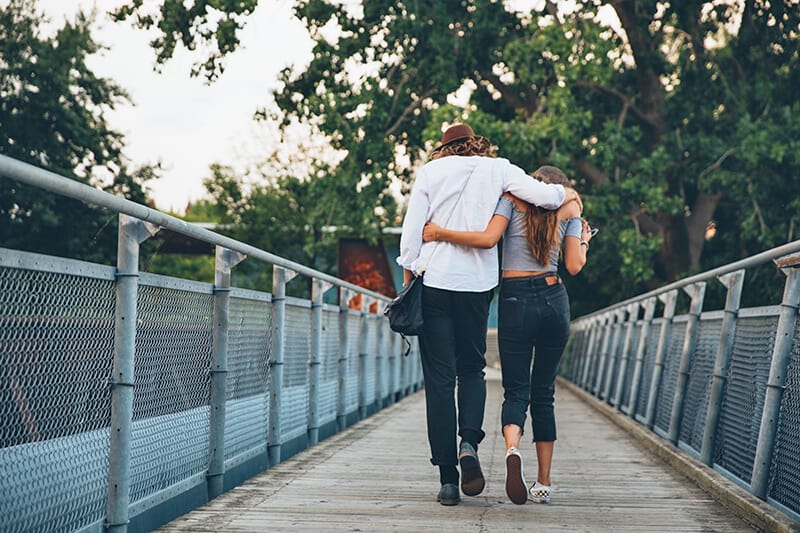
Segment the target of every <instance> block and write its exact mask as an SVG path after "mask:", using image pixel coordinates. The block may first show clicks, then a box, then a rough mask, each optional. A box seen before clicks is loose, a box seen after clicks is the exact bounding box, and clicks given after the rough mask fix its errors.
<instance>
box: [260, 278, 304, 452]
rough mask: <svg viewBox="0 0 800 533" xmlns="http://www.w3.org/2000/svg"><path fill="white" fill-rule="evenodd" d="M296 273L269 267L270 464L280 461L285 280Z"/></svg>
mask: <svg viewBox="0 0 800 533" xmlns="http://www.w3.org/2000/svg"><path fill="white" fill-rule="evenodd" d="M296 275H297V273H296V272H294V271H292V270H288V269H286V268H283V267H279V266H277V265H274V266H273V267H272V354H271V356H270V360H269V367H270V378H271V379H270V388H271V390H272V398H271V399H270V402H269V421H270V424H269V436H268V441H269V443H268V446H267V450H268V454H269V463H270V465H273V466H274V465H276V464H278V463H280V462H281V444H282V443H281V439H282V430H281V422H282V421H281V416H282V415H281V413H282V406H283V356H284V348H285V347H286V338H285V333H286V284H287V283H288V282H289V280H291V279H292V278H293V277H294V276H296Z"/></svg>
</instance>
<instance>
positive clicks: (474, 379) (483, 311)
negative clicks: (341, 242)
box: [397, 124, 579, 505]
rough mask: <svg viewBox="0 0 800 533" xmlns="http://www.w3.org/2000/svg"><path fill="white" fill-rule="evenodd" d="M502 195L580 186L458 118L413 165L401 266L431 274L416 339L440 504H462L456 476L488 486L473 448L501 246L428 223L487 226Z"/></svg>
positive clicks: (567, 195)
mask: <svg viewBox="0 0 800 533" xmlns="http://www.w3.org/2000/svg"><path fill="white" fill-rule="evenodd" d="M504 192H512V193H513V194H515V195H516V196H517V197H521V198H523V199H524V200H526V201H529V202H532V203H537V204H539V205H542V206H544V207H549V208H551V209H556V208H558V207H559V206H561V205H562V204H563V203H564V202H565V200H570V199H577V193H575V191H574V190H569V191H565V190H564V188H563V186H561V185H555V184H544V183H541V182H540V181H537V180H532V179H530V177H529V176H527V175H526V174H525V172H524V171H523V170H522V169H521V168H519V167H517V166H515V165H512V164H511V163H510V162H509V161H508V160H506V159H501V158H498V157H495V156H494V147H493V146H492V143H491V142H490V141H489V139H487V138H486V137H482V136H480V135H475V133H474V132H473V131H472V128H470V127H469V126H468V125H466V124H456V125H454V126H451V127H449V128H448V129H446V130H445V131H444V133H443V135H442V142H441V144H440V145H439V146H438V147H436V148H435V149H434V150H433V151H432V152H431V155H430V161H429V162H427V163H426V164H425V165H423V166H422V167H421V168H420V169H419V171H418V172H417V175H416V179H415V181H414V187H413V189H412V190H411V197H410V199H409V203H408V209H407V211H406V216H405V219H404V220H403V232H402V235H401V237H400V256H399V257H398V258H397V263H398V264H399V265H400V266H401V267H403V270H404V277H405V280H404V284H405V283H408V281H409V280H410V279H411V276H412V273H416V272H420V271H424V273H425V276H424V278H423V280H422V281H423V291H422V316H423V319H424V326H423V333H422V335H421V336H420V338H419V339H420V349H421V361H422V373H423V377H424V382H425V405H426V418H427V426H428V442H429V444H430V448H431V463H432V464H434V465H436V466H438V467H439V482H440V485H441V486H440V488H439V493H438V495H437V500H438V501H439V503H441V504H442V505H456V504H458V502H459V501H460V493H459V488H458V483H459V479H460V481H461V491H462V492H463V493H464V494H466V495H468V496H476V495H478V494H480V493H481V491H482V490H483V488H484V484H485V481H484V477H483V472H482V471H481V468H480V462H479V461H478V454H477V451H478V445H479V444H480V441H481V440H482V439H483V437H484V432H483V428H482V426H483V412H484V407H485V401H486V383H485V381H484V372H483V369H484V367H485V366H486V359H485V355H484V354H485V351H486V322H487V317H488V314H489V303H490V302H491V299H492V295H493V293H494V287H495V286H496V285H497V278H498V270H497V252H496V249H495V248H494V246H487V247H485V248H487V249H477V248H466V247H463V246H455V245H451V244H447V243H431V244H423V242H422V228H423V226H424V225H425V223H426V221H428V220H435V221H437V222H439V224H441V225H444V226H447V227H450V228H453V229H458V230H466V231H477V230H481V229H483V228H485V227H486V224H488V223H489V221H490V220H491V219H492V216H493V215H494V211H495V207H496V205H497V199H498V198H500V196H501V195H502V194H503V193H504ZM578 201H579V199H578ZM456 385H457V388H456ZM456 394H457V400H456V398H454V395H456ZM457 437H460V440H461V442H460V444H459V445H458V447H457V444H456V441H457ZM458 466H460V467H461V472H460V475H459V471H458V468H457V467H458Z"/></svg>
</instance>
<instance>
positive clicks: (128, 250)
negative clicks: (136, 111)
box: [105, 214, 158, 532]
mask: <svg viewBox="0 0 800 533" xmlns="http://www.w3.org/2000/svg"><path fill="white" fill-rule="evenodd" d="M156 232H158V227H157V226H154V225H153V224H150V223H147V222H144V221H142V220H139V219H136V218H133V217H130V216H128V215H123V214H120V215H119V234H118V239H117V275H116V277H117V281H116V304H115V305H116V307H115V311H114V367H113V373H112V375H111V377H109V384H110V385H111V428H110V440H109V452H108V499H107V502H106V522H105V529H106V530H107V531H110V532H125V531H127V530H128V521H129V520H128V507H129V505H130V493H131V479H130V466H131V433H132V429H133V387H134V358H135V355H136V311H137V308H136V302H137V297H138V291H139V245H140V244H141V243H143V242H144V241H146V240H147V239H149V238H150V237H152V236H153V235H155V234H156Z"/></svg>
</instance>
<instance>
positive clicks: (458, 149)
mask: <svg viewBox="0 0 800 533" xmlns="http://www.w3.org/2000/svg"><path fill="white" fill-rule="evenodd" d="M450 155H461V156H471V155H482V156H484V157H497V148H496V147H495V146H492V141H490V140H489V139H487V138H486V137H481V136H480V135H476V136H474V137H469V138H467V139H464V140H462V141H456V142H452V143H450V144H445V145H444V146H439V147H438V148H436V149H434V150H433V151H432V152H431V155H430V157H429V159H430V160H431V161H433V160H434V159H441V158H442V157H447V156H450Z"/></svg>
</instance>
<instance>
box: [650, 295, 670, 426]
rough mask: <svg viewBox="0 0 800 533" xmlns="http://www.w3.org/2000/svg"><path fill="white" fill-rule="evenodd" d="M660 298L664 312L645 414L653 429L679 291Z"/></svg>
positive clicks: (659, 296)
mask: <svg viewBox="0 0 800 533" xmlns="http://www.w3.org/2000/svg"><path fill="white" fill-rule="evenodd" d="M658 299H659V300H661V302H662V303H663V304H664V314H663V315H662V323H661V332H660V333H659V335H658V345H657V346H656V355H655V362H654V363H653V376H652V378H650V390H649V391H648V394H647V411H646V412H645V415H644V423H645V425H646V426H647V427H648V428H650V429H653V424H654V423H655V419H656V404H657V403H658V394H659V392H660V390H659V389H660V388H661V377H662V376H663V375H664V358H665V357H666V356H667V350H668V349H669V337H670V334H671V333H672V319H673V318H674V317H675V304H676V303H677V302H678V291H677V290H673V291H669V292H667V293H663V294H659V295H658Z"/></svg>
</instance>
